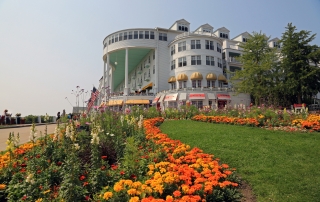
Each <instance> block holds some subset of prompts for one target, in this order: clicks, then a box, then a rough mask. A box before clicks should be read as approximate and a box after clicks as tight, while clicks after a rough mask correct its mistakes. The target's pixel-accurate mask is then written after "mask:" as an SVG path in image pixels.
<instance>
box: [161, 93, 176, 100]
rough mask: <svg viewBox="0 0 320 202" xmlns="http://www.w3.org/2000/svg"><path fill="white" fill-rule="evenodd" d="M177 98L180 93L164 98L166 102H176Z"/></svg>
mask: <svg viewBox="0 0 320 202" xmlns="http://www.w3.org/2000/svg"><path fill="white" fill-rule="evenodd" d="M177 97H178V93H176V94H170V95H166V97H165V98H164V101H176V100H177Z"/></svg>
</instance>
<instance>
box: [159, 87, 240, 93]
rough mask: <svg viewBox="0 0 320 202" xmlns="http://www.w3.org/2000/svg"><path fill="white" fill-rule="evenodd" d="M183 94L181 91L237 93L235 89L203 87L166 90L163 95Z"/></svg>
mask: <svg viewBox="0 0 320 202" xmlns="http://www.w3.org/2000/svg"><path fill="white" fill-rule="evenodd" d="M179 91H180V92H181V91H223V92H235V89H234V88H228V87H202V88H190V87H188V88H180V89H173V90H164V91H162V92H163V93H174V92H179Z"/></svg>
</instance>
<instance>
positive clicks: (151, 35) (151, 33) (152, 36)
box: [150, 31, 154, 39]
mask: <svg viewBox="0 0 320 202" xmlns="http://www.w3.org/2000/svg"><path fill="white" fill-rule="evenodd" d="M150 39H154V32H153V31H151V32H150Z"/></svg>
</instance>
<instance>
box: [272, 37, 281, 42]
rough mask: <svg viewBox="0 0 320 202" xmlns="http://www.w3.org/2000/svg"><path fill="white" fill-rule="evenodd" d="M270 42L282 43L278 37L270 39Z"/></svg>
mask: <svg viewBox="0 0 320 202" xmlns="http://www.w3.org/2000/svg"><path fill="white" fill-rule="evenodd" d="M269 41H280V39H279V38H278V37H276V38H273V39H270V40H269Z"/></svg>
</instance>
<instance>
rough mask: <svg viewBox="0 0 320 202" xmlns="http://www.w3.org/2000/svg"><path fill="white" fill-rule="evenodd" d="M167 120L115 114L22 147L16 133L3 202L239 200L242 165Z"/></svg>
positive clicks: (2, 180)
mask: <svg viewBox="0 0 320 202" xmlns="http://www.w3.org/2000/svg"><path fill="white" fill-rule="evenodd" d="M163 120H164V119H163V118H153V119H147V120H144V119H143V116H139V117H135V116H129V115H126V116H123V115H119V114H115V113H113V112H104V113H97V114H94V115H92V116H91V117H88V118H87V120H82V122H86V121H88V122H87V123H86V124H87V125H90V130H89V131H78V130H77V128H79V125H81V123H78V122H73V121H72V122H70V123H68V124H66V125H63V126H60V127H57V128H56V130H55V131H54V134H52V135H47V134H44V136H43V137H42V138H40V139H39V140H37V141H35V138H36V136H37V133H36V132H37V131H36V128H35V126H32V127H31V129H30V140H31V141H30V142H29V143H27V144H24V145H21V146H18V143H19V140H18V137H17V136H15V135H14V134H10V137H9V139H8V142H7V145H8V147H7V150H6V151H5V152H2V153H0V166H1V167H0V201H36V202H41V201H101V202H102V201H113V202H118V201H130V202H136V201H141V202H148V201H195V202H196V201H238V200H239V199H240V197H241V196H240V194H239V191H238V183H237V180H236V179H235V173H234V169H230V168H229V166H228V165H226V164H219V161H218V159H214V158H213V156H212V155H209V154H205V153H203V152H202V151H201V150H200V149H198V148H193V149H191V148H190V147H189V146H188V145H185V144H183V143H181V142H180V141H177V140H171V139H170V138H168V137H167V135H166V134H163V133H161V131H160V129H159V128H158V127H157V126H159V125H160V124H161V123H162V122H163Z"/></svg>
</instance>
